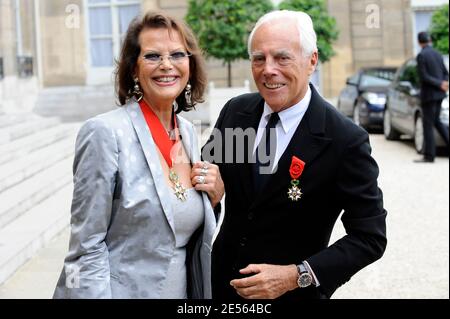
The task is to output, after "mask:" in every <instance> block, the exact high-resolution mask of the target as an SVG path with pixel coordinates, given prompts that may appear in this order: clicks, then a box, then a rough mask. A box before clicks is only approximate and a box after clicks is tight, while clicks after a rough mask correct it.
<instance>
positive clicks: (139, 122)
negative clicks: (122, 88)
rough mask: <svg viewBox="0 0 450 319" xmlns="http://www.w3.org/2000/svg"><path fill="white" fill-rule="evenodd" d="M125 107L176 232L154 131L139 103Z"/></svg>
mask: <svg viewBox="0 0 450 319" xmlns="http://www.w3.org/2000/svg"><path fill="white" fill-rule="evenodd" d="M125 108H126V111H127V113H128V115H129V117H130V119H131V123H132V124H133V128H134V131H135V132H136V135H137V136H138V141H139V143H140V144H141V148H142V151H143V152H144V156H145V159H146V161H147V165H148V167H149V170H150V173H151V175H152V177H153V181H154V185H155V188H156V192H157V194H158V197H159V201H160V203H161V206H162V209H163V212H164V214H165V216H166V219H167V222H168V223H169V225H170V228H171V229H172V232H173V233H174V234H175V226H174V221H173V213H172V204H171V202H170V196H169V195H170V194H169V193H168V192H169V191H170V190H169V187H168V186H167V183H166V180H165V177H164V176H163V169H162V166H161V162H160V160H159V155H158V151H157V146H156V144H155V142H154V141H153V137H152V133H151V132H150V129H149V127H148V125H147V122H146V121H145V118H144V114H143V113H142V111H141V108H140V107H139V104H138V103H136V102H134V101H133V102H132V103H130V104H128V105H127V106H125Z"/></svg>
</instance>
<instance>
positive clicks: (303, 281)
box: [298, 272, 312, 288]
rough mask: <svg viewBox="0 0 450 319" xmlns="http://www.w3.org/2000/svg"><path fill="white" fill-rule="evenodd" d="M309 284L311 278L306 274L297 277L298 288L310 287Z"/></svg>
mask: <svg viewBox="0 0 450 319" xmlns="http://www.w3.org/2000/svg"><path fill="white" fill-rule="evenodd" d="M311 283H312V277H311V275H310V274H309V273H307V272H306V273H302V274H300V276H299V277H298V286H299V287H300V288H305V287H308V286H309V285H311Z"/></svg>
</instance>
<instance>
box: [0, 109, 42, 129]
mask: <svg viewBox="0 0 450 319" xmlns="http://www.w3.org/2000/svg"><path fill="white" fill-rule="evenodd" d="M33 118H36V115H34V114H32V113H17V114H3V115H0V129H2V128H5V127H8V126H11V125H16V124H18V123H20V122H27V121H30V120H31V119H33Z"/></svg>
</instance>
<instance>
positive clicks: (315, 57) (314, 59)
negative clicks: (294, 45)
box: [308, 51, 319, 75]
mask: <svg viewBox="0 0 450 319" xmlns="http://www.w3.org/2000/svg"><path fill="white" fill-rule="evenodd" d="M318 62H319V53H318V52H317V51H314V52H313V53H312V54H311V56H310V57H309V74H308V75H311V74H313V73H314V71H315V70H316V67H317V63H318Z"/></svg>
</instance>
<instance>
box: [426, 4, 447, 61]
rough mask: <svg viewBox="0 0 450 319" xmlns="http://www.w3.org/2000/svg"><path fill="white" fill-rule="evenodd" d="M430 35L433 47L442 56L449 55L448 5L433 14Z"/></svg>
mask: <svg viewBox="0 0 450 319" xmlns="http://www.w3.org/2000/svg"><path fill="white" fill-rule="evenodd" d="M430 35H431V39H432V40H433V47H434V48H435V49H436V50H438V51H439V52H441V53H442V54H448V4H446V5H444V6H442V7H441V8H440V9H439V10H436V11H435V12H434V13H433V16H432V17H431V26H430Z"/></svg>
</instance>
